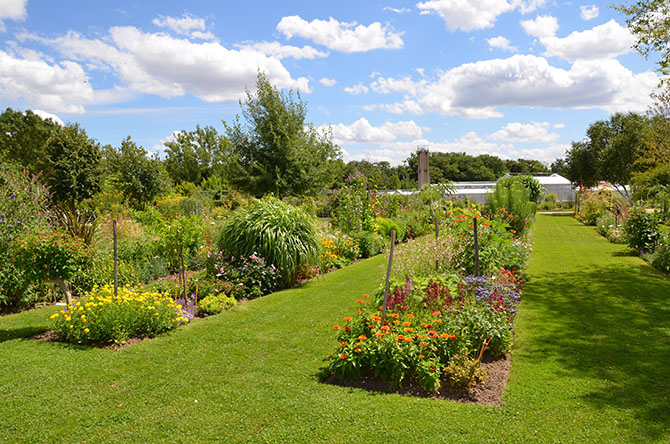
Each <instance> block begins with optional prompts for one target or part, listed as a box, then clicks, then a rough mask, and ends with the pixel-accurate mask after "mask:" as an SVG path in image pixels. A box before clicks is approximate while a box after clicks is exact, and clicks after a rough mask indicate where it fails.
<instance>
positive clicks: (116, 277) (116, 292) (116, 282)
mask: <svg viewBox="0 0 670 444" xmlns="http://www.w3.org/2000/svg"><path fill="white" fill-rule="evenodd" d="M112 234H113V236H114V299H116V298H117V297H118V295H119V272H118V269H117V265H116V263H117V261H118V256H117V251H116V219H114V220H113V221H112Z"/></svg>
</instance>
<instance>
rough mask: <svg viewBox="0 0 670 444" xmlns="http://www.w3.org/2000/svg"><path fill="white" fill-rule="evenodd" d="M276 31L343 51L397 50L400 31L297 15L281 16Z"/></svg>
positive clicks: (379, 24)
mask: <svg viewBox="0 0 670 444" xmlns="http://www.w3.org/2000/svg"><path fill="white" fill-rule="evenodd" d="M277 30H278V31H279V32H281V33H282V34H284V35H285V36H286V38H287V39H291V38H293V37H295V36H298V37H302V38H306V39H309V40H312V41H313V42H315V43H318V44H319V45H323V46H325V47H327V48H329V49H332V50H334V51H340V52H345V53H352V52H367V51H371V50H373V49H399V48H402V46H403V40H402V33H398V32H394V31H393V30H392V29H390V28H389V27H388V26H384V25H382V24H381V23H379V22H374V23H371V24H370V25H368V26H365V25H359V24H357V23H356V22H353V23H346V22H340V21H338V20H336V19H334V18H332V17H330V19H329V20H319V19H314V20H312V21H311V22H308V21H306V20H304V19H303V18H302V17H300V16H298V15H292V16H288V17H284V18H282V19H281V21H280V22H279V24H278V25H277Z"/></svg>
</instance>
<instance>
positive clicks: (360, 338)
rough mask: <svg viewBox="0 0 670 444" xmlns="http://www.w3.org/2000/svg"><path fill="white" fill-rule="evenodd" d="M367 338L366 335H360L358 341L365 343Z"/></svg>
mask: <svg viewBox="0 0 670 444" xmlns="http://www.w3.org/2000/svg"><path fill="white" fill-rule="evenodd" d="M367 338H368V337H367V336H365V335H360V336H359V337H358V340H359V341H365V340H366V339H367Z"/></svg>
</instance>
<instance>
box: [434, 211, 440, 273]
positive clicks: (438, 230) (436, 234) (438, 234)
mask: <svg viewBox="0 0 670 444" xmlns="http://www.w3.org/2000/svg"><path fill="white" fill-rule="evenodd" d="M439 236H440V229H439V227H438V226H437V214H436V215H435V271H437V270H439V259H438V257H437V244H438V240H437V238H438V237H439Z"/></svg>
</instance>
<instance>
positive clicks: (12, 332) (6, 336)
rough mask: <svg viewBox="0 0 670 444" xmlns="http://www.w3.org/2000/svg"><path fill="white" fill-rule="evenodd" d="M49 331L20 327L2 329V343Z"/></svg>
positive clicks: (0, 340)
mask: <svg viewBox="0 0 670 444" xmlns="http://www.w3.org/2000/svg"><path fill="white" fill-rule="evenodd" d="M46 330H47V329H46V328H40V327H19V328H8V329H1V328H0V342H5V341H11V340H13V339H20V338H29V337H31V336H35V335H36V334H39V333H43V332H45V331H46Z"/></svg>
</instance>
